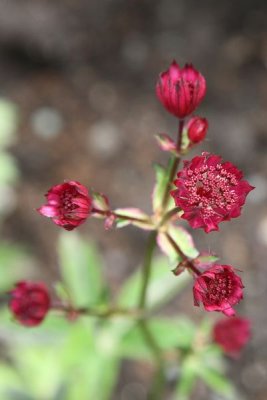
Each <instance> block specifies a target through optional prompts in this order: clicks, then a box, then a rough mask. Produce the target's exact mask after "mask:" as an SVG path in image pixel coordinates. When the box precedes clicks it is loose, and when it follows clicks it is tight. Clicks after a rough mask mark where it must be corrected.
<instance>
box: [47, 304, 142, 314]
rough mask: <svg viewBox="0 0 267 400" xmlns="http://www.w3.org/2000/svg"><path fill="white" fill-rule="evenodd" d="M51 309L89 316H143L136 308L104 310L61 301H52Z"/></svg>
mask: <svg viewBox="0 0 267 400" xmlns="http://www.w3.org/2000/svg"><path fill="white" fill-rule="evenodd" d="M51 310H57V311H61V312H64V313H66V314H76V315H88V316H91V317H99V318H108V317H112V316H117V315H125V316H129V317H133V318H134V317H136V318H144V313H143V312H142V311H140V310H137V309H127V308H108V309H105V310H103V309H102V310H101V309H94V308H87V307H79V308H75V307H73V306H71V305H65V304H62V303H54V304H53V305H52V307H51Z"/></svg>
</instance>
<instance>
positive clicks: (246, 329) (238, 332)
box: [213, 317, 251, 357]
mask: <svg viewBox="0 0 267 400" xmlns="http://www.w3.org/2000/svg"><path fill="white" fill-rule="evenodd" d="M250 337H251V324H250V321H249V320H248V319H245V318H240V317H234V318H227V319H222V320H220V321H218V322H217V323H216V324H215V325H214V327H213V339H214V341H215V342H216V343H217V344H218V345H220V346H221V347H222V349H223V350H224V352H225V353H226V354H229V355H231V356H233V357H236V356H238V355H239V353H240V351H241V350H242V348H243V347H244V346H245V345H246V344H247V342H248V341H249V339H250Z"/></svg>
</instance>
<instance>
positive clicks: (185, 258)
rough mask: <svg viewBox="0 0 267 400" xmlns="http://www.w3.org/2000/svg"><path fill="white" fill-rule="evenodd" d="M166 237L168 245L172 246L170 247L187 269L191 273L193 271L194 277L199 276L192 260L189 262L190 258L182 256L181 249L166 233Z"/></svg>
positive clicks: (199, 273)
mask: <svg viewBox="0 0 267 400" xmlns="http://www.w3.org/2000/svg"><path fill="white" fill-rule="evenodd" d="M166 237H167V239H168V241H169V242H170V244H171V245H172V247H173V248H174V250H175V251H176V253H177V254H178V255H179V256H180V257H181V259H182V261H183V262H184V263H185V264H186V266H187V267H188V268H190V269H191V271H193V272H194V273H195V274H196V275H201V272H200V271H199V270H198V269H197V268H196V267H195V265H194V263H193V262H192V260H190V258H188V257H187V256H186V255H185V254H184V252H183V251H182V250H181V248H180V247H179V246H178V244H177V243H176V242H175V241H174V240H173V238H172V237H171V235H170V234H169V233H166Z"/></svg>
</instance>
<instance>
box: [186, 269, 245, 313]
mask: <svg viewBox="0 0 267 400" xmlns="http://www.w3.org/2000/svg"><path fill="white" fill-rule="evenodd" d="M243 288H244V286H243V283H242V280H241V278H240V277H239V276H238V275H237V274H236V273H235V271H234V269H233V267H231V266H229V265H220V264H214V265H213V266H212V267H211V268H209V269H208V270H206V271H205V272H203V273H202V274H201V275H200V276H198V277H197V278H196V280H195V284H194V287H193V294H194V303H195V305H196V306H199V304H200V303H203V306H204V308H205V310H206V311H221V312H222V313H224V314H225V315H227V316H232V315H235V311H234V309H233V306H234V305H235V304H237V303H239V301H240V300H242V298H243V290H242V289H243Z"/></svg>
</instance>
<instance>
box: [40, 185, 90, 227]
mask: <svg viewBox="0 0 267 400" xmlns="http://www.w3.org/2000/svg"><path fill="white" fill-rule="evenodd" d="M46 198H47V204H45V205H43V206H42V207H40V208H38V209H37V211H38V212H39V213H40V214H42V215H44V216H45V217H50V218H52V219H53V221H54V223H55V224H57V225H59V226H62V228H64V229H66V230H67V231H71V230H72V229H74V228H76V227H77V226H79V225H81V224H82V223H83V222H85V220H86V218H87V217H88V216H89V215H90V213H91V210H92V199H91V197H90V196H89V194H88V190H87V189H86V187H85V186H83V185H81V184H80V183H79V182H76V181H67V182H64V183H62V184H61V185H56V186H53V187H52V188H51V189H49V191H48V193H47V194H46Z"/></svg>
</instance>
